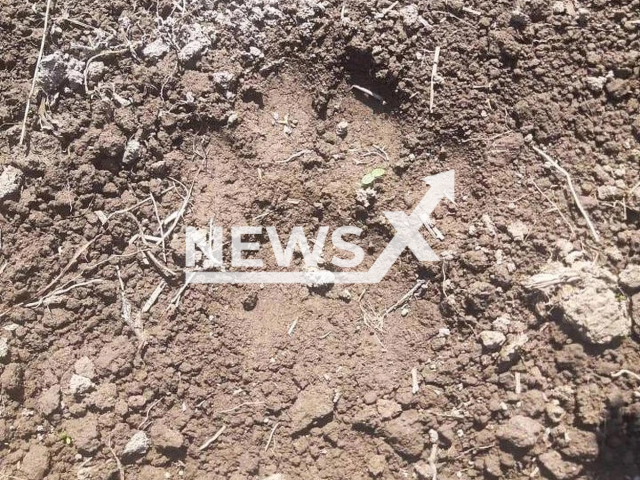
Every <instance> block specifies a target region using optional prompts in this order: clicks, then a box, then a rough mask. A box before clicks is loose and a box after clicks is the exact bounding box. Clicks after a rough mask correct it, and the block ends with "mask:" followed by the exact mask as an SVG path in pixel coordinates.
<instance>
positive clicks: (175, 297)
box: [167, 272, 196, 310]
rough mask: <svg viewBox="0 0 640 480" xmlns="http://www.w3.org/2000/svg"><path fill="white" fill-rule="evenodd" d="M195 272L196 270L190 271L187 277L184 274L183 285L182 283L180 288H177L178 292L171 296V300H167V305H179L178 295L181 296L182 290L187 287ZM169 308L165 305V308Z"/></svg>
mask: <svg viewBox="0 0 640 480" xmlns="http://www.w3.org/2000/svg"><path fill="white" fill-rule="evenodd" d="M195 274H196V272H191V275H189V277H187V276H186V275H185V280H184V285H182V287H180V290H178V293H176V294H175V295H174V296H173V298H172V299H171V301H170V302H169V306H171V305H172V304H175V306H176V307H177V306H178V305H180V297H181V296H182V294H183V292H184V291H185V290H186V289H187V287H188V286H189V283H190V282H191V279H193V276H194V275H195ZM168 309H169V307H167V310H168Z"/></svg>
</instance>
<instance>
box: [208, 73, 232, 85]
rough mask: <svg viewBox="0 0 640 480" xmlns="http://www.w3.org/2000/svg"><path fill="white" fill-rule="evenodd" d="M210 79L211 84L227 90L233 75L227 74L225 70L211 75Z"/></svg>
mask: <svg viewBox="0 0 640 480" xmlns="http://www.w3.org/2000/svg"><path fill="white" fill-rule="evenodd" d="M211 78H212V80H213V83H215V84H216V85H219V86H221V87H222V88H225V89H226V88H229V85H230V84H231V82H233V73H231V72H227V71H226V70H223V71H221V72H214V73H213V75H211Z"/></svg>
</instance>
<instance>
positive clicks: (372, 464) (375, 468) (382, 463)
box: [367, 455, 387, 477]
mask: <svg viewBox="0 0 640 480" xmlns="http://www.w3.org/2000/svg"><path fill="white" fill-rule="evenodd" d="M367 468H368V470H369V473H370V474H371V475H372V476H373V477H379V476H380V475H382V474H383V473H384V471H385V469H386V468H387V460H386V459H385V458H384V455H372V456H371V457H370V458H369V461H367Z"/></svg>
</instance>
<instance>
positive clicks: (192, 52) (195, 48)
mask: <svg viewBox="0 0 640 480" xmlns="http://www.w3.org/2000/svg"><path fill="white" fill-rule="evenodd" d="M205 48H207V44H206V43H204V42H202V41H201V40H191V41H190V42H189V43H187V44H186V45H185V46H184V47H182V49H180V52H179V53H178V59H179V60H180V61H181V62H184V63H188V62H192V61H194V60H197V59H198V58H200V56H201V55H202V53H203V52H204V50H205Z"/></svg>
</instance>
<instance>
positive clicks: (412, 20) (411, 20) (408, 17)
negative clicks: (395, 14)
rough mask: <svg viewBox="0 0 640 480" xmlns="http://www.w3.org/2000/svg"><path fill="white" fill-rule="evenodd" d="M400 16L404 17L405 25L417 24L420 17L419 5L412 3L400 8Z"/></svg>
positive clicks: (412, 25) (413, 25)
mask: <svg viewBox="0 0 640 480" xmlns="http://www.w3.org/2000/svg"><path fill="white" fill-rule="evenodd" d="M400 16H401V17H402V23H403V24H404V26H405V27H415V26H417V25H418V21H419V18H420V15H419V12H418V6H417V5H416V4H414V3H412V4H410V5H407V6H405V7H402V8H401V9H400Z"/></svg>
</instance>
